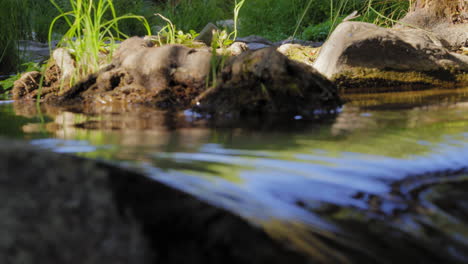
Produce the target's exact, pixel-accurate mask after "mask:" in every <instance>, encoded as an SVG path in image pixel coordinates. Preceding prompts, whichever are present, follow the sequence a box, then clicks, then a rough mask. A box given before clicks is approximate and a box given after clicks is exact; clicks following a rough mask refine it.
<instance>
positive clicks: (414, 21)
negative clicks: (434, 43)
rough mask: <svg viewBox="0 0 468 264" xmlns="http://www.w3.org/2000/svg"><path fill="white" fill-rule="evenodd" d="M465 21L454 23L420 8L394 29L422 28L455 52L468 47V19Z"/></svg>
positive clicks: (409, 14)
mask: <svg viewBox="0 0 468 264" xmlns="http://www.w3.org/2000/svg"><path fill="white" fill-rule="evenodd" d="M465 12H466V11H465ZM456 15H458V16H459V15H461V14H460V13H458V14H456ZM465 15H466V13H465ZM459 18H460V17H459ZM465 19H466V20H465V21H460V23H453V22H452V21H447V19H443V18H440V17H437V16H436V15H435V14H434V13H432V12H431V11H429V10H426V9H425V8H420V9H417V10H414V11H412V12H409V13H408V14H406V16H405V17H404V18H403V19H401V20H400V23H397V24H396V25H395V27H394V28H395V29H405V28H420V29H424V30H426V31H430V32H431V33H432V34H434V35H437V36H438V37H439V38H441V39H442V40H443V45H444V47H445V48H447V49H450V50H451V51H455V50H457V49H459V48H461V47H468V18H465Z"/></svg>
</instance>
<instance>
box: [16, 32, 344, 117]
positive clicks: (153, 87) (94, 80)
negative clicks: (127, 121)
mask: <svg viewBox="0 0 468 264" xmlns="http://www.w3.org/2000/svg"><path fill="white" fill-rule="evenodd" d="M245 50H246V44H245V43H243V42H237V43H235V44H233V45H232V46H231V47H230V48H228V49H227V51H228V52H230V54H227V55H228V56H229V55H235V54H240V55H238V56H235V57H233V59H229V58H227V57H225V55H226V54H223V55H222V56H218V57H216V58H215V59H214V60H213V59H212V56H213V55H212V52H211V51H209V50H208V49H206V48H203V49H195V48H188V47H186V46H182V45H163V46H161V47H158V46H155V45H153V42H152V41H151V40H145V39H142V38H138V37H133V38H130V39H128V40H126V41H124V42H122V43H121V44H120V47H119V48H118V50H117V51H116V52H115V54H114V57H113V60H112V63H111V64H110V65H108V66H106V67H104V68H103V69H101V70H99V71H98V72H96V73H94V74H91V75H89V76H88V77H87V78H85V79H83V80H81V81H79V82H78V83H77V84H76V85H74V86H73V87H66V88H65V89H62V90H61V89H59V88H60V86H59V84H60V83H62V82H61V81H59V80H58V79H59V78H55V80H56V81H55V82H52V81H50V80H51V76H55V75H54V74H55V73H54V72H53V71H52V69H53V68H49V70H48V71H47V73H46V76H45V78H44V79H45V80H46V84H47V85H46V86H45V87H43V89H42V90H41V93H40V95H41V98H43V101H45V102H48V103H51V104H56V105H60V106H67V105H68V106H70V107H71V108H74V109H80V108H83V107H84V106H86V107H87V108H98V107H104V106H105V107H107V106H109V105H110V104H118V105H126V104H143V105H146V106H153V107H155V108H157V109H160V110H185V109H188V108H191V107H193V106H195V105H196V102H197V101H196V100H194V99H196V98H197V97H199V96H200V95H201V94H202V93H205V92H206V90H207V89H208V88H209V87H210V86H213V87H214V88H215V89H217V88H216V87H217V86H219V85H221V86H220V87H223V89H224V88H235V89H239V91H246V92H243V93H244V94H243V96H245V97H247V98H249V97H251V96H252V99H253V101H256V103H254V104H252V108H251V109H258V110H261V111H260V112H262V113H265V114H266V113H271V114H273V113H276V112H282V113H286V112H287V113H292V112H308V111H309V110H310V109H312V108H313V107H320V108H323V107H324V108H334V107H336V106H337V105H338V104H339V102H338V101H339V100H338V99H337V95H336V91H335V87H334V86H333V85H332V84H331V83H330V82H328V81H327V80H326V79H325V78H323V76H321V75H320V74H318V73H317V72H316V71H314V70H313V69H312V68H310V67H306V65H302V64H299V63H296V62H293V61H290V60H289V59H288V58H287V57H285V56H284V55H282V54H280V53H279V52H277V51H276V50H275V48H269V49H265V50H266V51H264V52H263V51H262V50H259V51H258V53H252V52H251V53H249V54H250V55H246V56H243V54H244V53H246V52H245ZM268 56H272V58H268ZM229 61H230V62H231V63H230V62H229ZM242 64H245V65H242ZM55 67H57V66H56V65H55ZM226 67H227V68H226ZM49 72H50V73H51V75H49V74H48V73H49ZM214 76H217V77H216V80H210V78H211V79H213V77H214ZM221 76H222V77H221ZM249 78H251V79H249ZM207 81H208V83H207ZM219 81H221V82H219ZM243 86H245V87H243ZM22 87H24V85H23V86H22ZM252 87H256V88H258V87H261V88H262V89H261V90H255V91H254V92H253V93H252V94H248V92H247V91H249V89H251V88H252ZM270 89H273V90H274V91H273V90H272V91H269V90H270ZM17 90H18V91H26V92H18V96H17V98H19V99H21V98H34V96H36V95H37V94H38V93H39V92H38V91H39V90H38V89H36V90H34V91H30V90H31V89H29V88H28V89H25V88H22V90H21V89H20V87H18V89H17ZM259 91H260V93H259ZM227 94H230V92H227ZM270 95H274V96H271V97H270ZM219 96H220V97H221V98H224V97H225V96H224V95H219ZM241 97H242V96H241ZM241 97H240V98H241ZM264 99H268V100H267V101H266V102H267V103H266V105H265V107H263V106H261V104H262V103H261V102H260V101H262V100H264ZM249 100H250V99H249ZM249 100H247V101H249ZM210 101H211V102H217V100H211V99H210ZM221 101H222V102H221ZM221 101H220V103H222V104H225V103H230V102H229V101H227V100H224V99H222V100H221ZM328 102H329V103H330V105H326V104H327V103H328ZM232 103H233V105H231V106H223V107H222V108H224V109H225V110H226V111H225V112H224V113H227V112H229V111H233V112H236V113H239V112H243V111H242V109H244V108H245V109H247V108H248V109H250V107H245V105H243V104H238V103H239V102H237V99H236V100H233V101H232ZM287 104H293V106H291V107H288V106H287ZM275 105H277V106H278V107H276V106H275ZM211 107H215V106H213V105H212V106H211ZM117 108H121V107H120V106H116V109H117ZM301 108H302V110H301ZM270 110H271V112H270Z"/></svg>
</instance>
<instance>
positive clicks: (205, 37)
mask: <svg viewBox="0 0 468 264" xmlns="http://www.w3.org/2000/svg"><path fill="white" fill-rule="evenodd" d="M217 30H219V28H218V27H217V26H216V25H215V24H213V23H208V24H207V25H206V26H205V27H204V28H203V29H202V31H200V35H198V36H197V37H196V38H195V40H197V41H201V42H203V43H205V44H206V45H207V46H211V41H212V40H213V31H217Z"/></svg>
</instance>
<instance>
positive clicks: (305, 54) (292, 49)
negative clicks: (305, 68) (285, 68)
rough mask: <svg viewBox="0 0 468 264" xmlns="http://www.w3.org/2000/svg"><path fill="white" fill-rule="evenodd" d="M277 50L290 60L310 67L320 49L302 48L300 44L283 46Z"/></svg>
mask: <svg viewBox="0 0 468 264" xmlns="http://www.w3.org/2000/svg"><path fill="white" fill-rule="evenodd" d="M277 50H278V52H280V53H282V54H284V55H286V56H287V57H288V58H290V59H292V60H296V61H299V62H302V63H305V64H307V65H310V66H312V65H313V63H314V61H315V59H316V58H317V56H318V53H319V50H320V48H314V47H310V46H303V45H300V44H283V45H281V46H280V47H278V49H277Z"/></svg>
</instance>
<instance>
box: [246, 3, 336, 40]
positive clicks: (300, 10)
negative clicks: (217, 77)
mask: <svg viewBox="0 0 468 264" xmlns="http://www.w3.org/2000/svg"><path fill="white" fill-rule="evenodd" d="M308 4H309V0H255V1H247V2H246V3H245V6H244V9H243V10H242V13H241V19H240V21H241V22H240V35H242V36H247V35H260V36H264V37H266V38H268V39H270V40H273V41H277V40H283V39H286V38H288V37H289V36H291V35H292V34H293V32H294V29H295V28H296V25H297V24H298V22H299V20H300V18H301V16H302V15H303V14H304V10H305V9H306V7H307V5H308ZM312 6H313V8H311V9H310V10H309V12H307V13H306V14H305V16H304V19H303V24H304V25H311V24H317V23H320V22H322V21H323V20H324V19H325V18H326V17H328V16H329V5H328V0H315V1H313V3H312ZM301 29H302V28H301ZM301 29H299V32H301V31H302V30H301Z"/></svg>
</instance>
